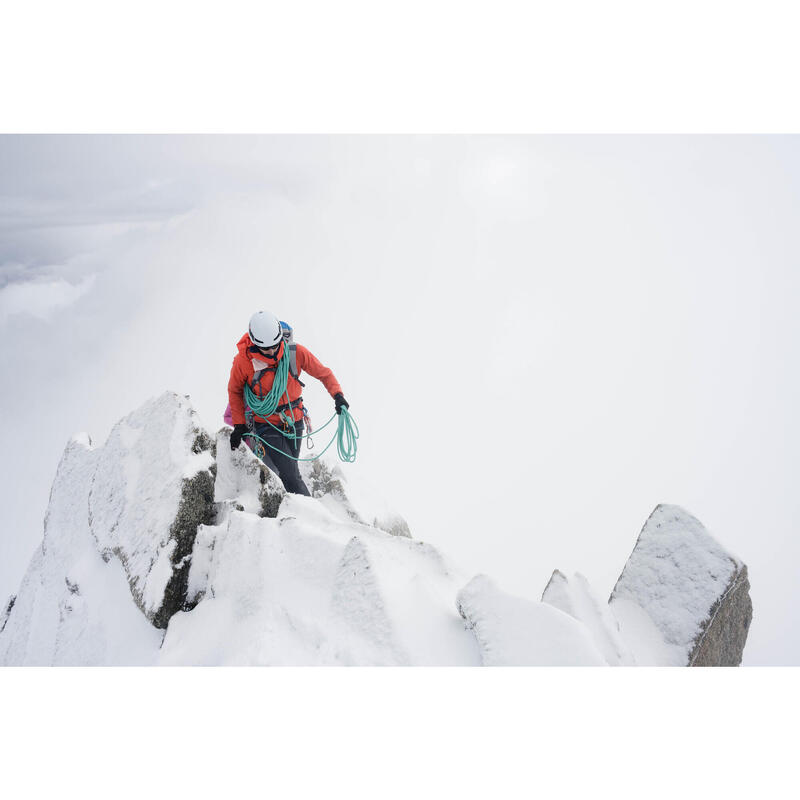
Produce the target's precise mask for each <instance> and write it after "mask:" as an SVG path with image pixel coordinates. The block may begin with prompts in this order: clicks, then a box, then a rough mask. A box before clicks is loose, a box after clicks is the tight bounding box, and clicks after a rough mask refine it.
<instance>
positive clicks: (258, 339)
mask: <svg viewBox="0 0 800 800" xmlns="http://www.w3.org/2000/svg"><path fill="white" fill-rule="evenodd" d="M248 333H249V334H250V339H251V341H252V342H253V344H254V345H256V346H257V347H263V348H270V347H275V345H278V344H280V342H281V339H282V338H283V333H282V331H281V323H280V322H279V321H278V318H277V317H274V316H272V314H270V313H269V311H256V313H255V314H253V316H252V317H250V325H249V327H248Z"/></svg>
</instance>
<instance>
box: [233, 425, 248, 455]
mask: <svg viewBox="0 0 800 800" xmlns="http://www.w3.org/2000/svg"><path fill="white" fill-rule="evenodd" d="M245 433H247V425H234V426H233V433H232V434H231V450H235V449H236V448H237V447H238V446H239V445H240V444H241V443H242V435H243V434H245Z"/></svg>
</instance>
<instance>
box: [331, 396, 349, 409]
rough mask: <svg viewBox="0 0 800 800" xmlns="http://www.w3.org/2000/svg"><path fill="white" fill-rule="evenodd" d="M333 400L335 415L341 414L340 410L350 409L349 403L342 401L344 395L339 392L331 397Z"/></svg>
mask: <svg viewBox="0 0 800 800" xmlns="http://www.w3.org/2000/svg"><path fill="white" fill-rule="evenodd" d="M333 399H334V400H335V401H336V413H337V414H341V413H342V408H350V403H348V402H347V400H345V399H344V395H343V394H342V393H341V392H336V394H335V395H334V396H333Z"/></svg>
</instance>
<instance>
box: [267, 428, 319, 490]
mask: <svg viewBox="0 0 800 800" xmlns="http://www.w3.org/2000/svg"><path fill="white" fill-rule="evenodd" d="M295 432H296V435H297V436H300V435H301V434H302V433H303V422H302V420H301V421H300V422H295V424H294V428H289V434H290V435H292V434H295ZM255 434H256V436H260V437H261V438H262V439H263V440H264V441H265V442H269V444H271V445H272V447H266V446H265V445H263V444H261V442H258V441H256V444H259V445H261V447H264V449H265V450H266V451H267V452H266V454H265V455H264V457H263V458H262V459H261V460H262V461H263V462H264V463H265V464H266V465H267V466H268V467H269V468H270V469H271V470H272V471H273V472H275V473H276V474H278V475H279V476H280V479H281V480H282V481H283V485H284V487H286V491H287V492H292V494H304V495H306V497H310V496H311V492H309V491H308V487H307V486H306V485H305V483H304V482H303V479H302V478H301V477H300V468H299V467H298V465H297V462H296V461H295V460H294V459H293V458H289V456H294V458H297V457H298V456H299V455H300V442H301V441H302V440H301V439H297V440H295V439H290V438H287V437H286V436H284V435H283V434H282V433H281V432H280V431H276V430H275V428H273V427H270V426H269V425H267V424H266V423H265V422H256V423H255ZM276 447H277V448H278V449H277V450H274V449H273V448H276Z"/></svg>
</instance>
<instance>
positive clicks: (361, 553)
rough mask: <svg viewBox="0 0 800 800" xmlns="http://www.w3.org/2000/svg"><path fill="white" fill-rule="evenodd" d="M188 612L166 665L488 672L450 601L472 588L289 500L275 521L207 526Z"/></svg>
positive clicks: (429, 551) (416, 555) (172, 635)
mask: <svg viewBox="0 0 800 800" xmlns="http://www.w3.org/2000/svg"><path fill="white" fill-rule="evenodd" d="M196 554H197V555H196V557H195V559H194V560H193V563H192V567H191V570H190V574H189V586H190V594H192V595H195V596H196V595H198V594H200V595H202V598H203V599H202V600H201V601H200V603H199V604H198V605H197V607H196V608H194V609H193V610H192V611H191V612H188V613H181V614H177V615H176V616H175V617H173V618H172V620H171V621H170V625H169V628H168V630H167V635H166V637H165V639H164V645H163V647H162V651H161V655H160V663H164V664H182V663H194V664H280V665H298V664H330V665H354V664H367V665H400V664H411V663H414V664H463V663H471V664H477V663H479V658H478V653H477V648H476V646H475V642H474V638H473V637H472V636H471V634H470V633H469V632H468V631H467V630H465V627H464V625H463V622H462V621H461V620H460V619H459V617H458V614H457V612H456V610H455V607H454V605H453V603H452V598H453V597H454V596H455V593H456V591H457V589H458V587H459V585H460V583H461V581H462V580H463V576H460V575H459V574H458V573H456V572H453V571H451V569H450V568H448V566H447V565H446V564H445V562H444V560H443V559H442V557H441V555H440V554H439V553H438V552H437V551H436V550H435V549H434V548H432V547H430V546H429V545H426V544H424V543H422V542H415V541H413V540H409V539H406V538H403V537H396V536H391V535H389V534H387V533H385V532H383V531H379V530H376V529H375V528H373V527H372V526H367V525H362V524H359V523H352V522H342V521H341V520H340V519H339V518H338V517H337V515H335V514H333V513H332V512H331V511H330V510H329V509H328V508H326V507H325V506H324V505H322V504H320V503H319V502H317V501H316V500H314V499H313V498H306V497H300V496H296V495H287V496H286V497H285V498H284V500H283V503H282V504H281V513H280V515H279V518H278V519H267V518H262V517H258V516H256V515H255V514H251V513H247V512H240V511H232V512H230V515H229V517H228V519H227V520H226V521H225V522H224V523H223V524H220V525H217V526H204V527H203V528H202V530H201V533H200V535H199V537H198V542H197V545H196Z"/></svg>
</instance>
